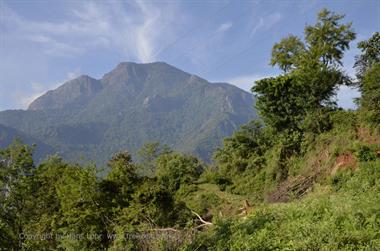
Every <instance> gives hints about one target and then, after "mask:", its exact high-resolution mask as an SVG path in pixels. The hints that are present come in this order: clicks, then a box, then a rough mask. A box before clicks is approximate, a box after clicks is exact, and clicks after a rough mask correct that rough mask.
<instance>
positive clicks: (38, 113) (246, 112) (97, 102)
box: [0, 62, 257, 165]
mask: <svg viewBox="0 0 380 251" xmlns="http://www.w3.org/2000/svg"><path fill="white" fill-rule="evenodd" d="M252 103H253V95H252V94H250V93H247V92H245V91H243V90H241V89H239V88H237V87H235V86H232V85H230V84H226V83H210V82H208V81H206V80H205V79H202V78H200V77H198V76H195V75H191V74H188V73H186V72H183V71H181V70H179V69H177V68H175V67H173V66H171V65H168V64H166V63H163V62H156V63H149V64H136V63H130V62H124V63H120V64H119V65H118V66H117V67H116V68H115V69H114V70H112V71H111V72H109V73H107V74H105V75H104V76H103V78H101V79H99V80H97V79H94V78H91V77H89V76H80V77H78V78H76V79H73V80H70V81H67V82H66V83H64V84H63V85H61V86H60V87H58V88H57V89H55V90H51V91H48V92H47V93H45V94H43V95H42V96H40V97H38V98H37V99H36V100H34V101H33V102H32V103H31V104H30V107H29V109H28V110H26V111H23V110H7V111H2V112H0V124H2V125H4V126H6V127H9V128H12V129H14V130H17V131H19V132H22V134H20V135H19V136H20V137H21V138H23V139H24V138H25V140H26V141H27V140H28V139H29V138H34V139H36V142H35V143H38V142H43V143H44V144H45V145H48V146H49V148H46V147H45V148H43V147H40V146H39V145H37V148H36V152H37V154H38V157H41V156H42V157H43V156H46V155H47V154H54V153H58V154H59V155H60V156H62V157H64V158H65V159H66V160H71V161H79V160H81V159H85V160H87V161H94V162H95V163H97V164H99V165H104V164H105V163H106V162H107V160H108V159H109V158H110V157H111V156H112V154H113V153H114V152H117V151H121V150H123V149H128V151H129V152H130V153H131V154H132V156H134V157H136V153H137V150H138V149H139V148H140V147H141V146H142V145H143V144H144V143H145V142H149V141H159V142H161V143H162V144H168V145H170V146H171V147H172V148H173V149H176V150H178V151H181V152H184V153H189V154H194V155H196V156H197V157H199V158H201V159H202V160H204V161H207V162H209V161H210V160H211V156H212V153H213V151H214V150H215V149H216V148H217V147H218V146H220V145H221V143H222V140H223V138H224V137H226V136H230V135H231V134H232V132H233V131H234V130H236V129H238V128H239V126H240V125H242V124H244V123H246V122H248V121H249V120H251V119H255V118H257V116H256V112H255V110H254V108H253V106H252ZM2 131H3V130H2V128H1V127H0V135H1V132H2ZM23 136H25V137H23ZM2 141H3V139H2V138H0V142H2ZM49 149H50V151H48V150H49ZM53 149H54V150H53ZM35 160H37V161H38V162H39V161H40V160H41V158H35Z"/></svg>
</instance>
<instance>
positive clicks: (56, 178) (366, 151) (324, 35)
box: [0, 9, 380, 250]
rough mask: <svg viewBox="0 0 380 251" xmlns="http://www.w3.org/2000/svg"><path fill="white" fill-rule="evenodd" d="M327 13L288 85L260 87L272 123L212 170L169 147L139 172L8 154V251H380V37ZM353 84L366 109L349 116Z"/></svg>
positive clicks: (221, 153)
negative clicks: (343, 99)
mask: <svg viewBox="0 0 380 251" xmlns="http://www.w3.org/2000/svg"><path fill="white" fill-rule="evenodd" d="M343 19H344V16H343V15H339V14H337V13H334V12H331V11H329V10H327V9H323V10H321V11H320V12H319V13H318V16H317V21H316V23H315V24H314V25H308V26H306V27H305V30H304V37H303V38H301V37H297V36H294V35H289V36H287V37H285V38H283V39H282V40H281V41H279V42H278V43H276V44H275V45H274V46H273V50H272V57H271V61H270V64H271V65H273V66H274V67H279V68H280V69H281V70H282V71H283V72H282V74H281V75H279V76H277V77H271V78H265V79H261V80H259V81H257V82H256V83H252V85H253V88H252V92H253V93H254V94H255V95H256V98H257V101H256V104H255V105H256V109H257V110H258V112H259V114H260V120H255V121H251V122H249V123H248V124H246V125H244V126H242V127H241V129H239V130H237V131H236V132H235V133H234V134H233V135H232V136H231V137H229V138H226V139H225V140H224V143H223V147H221V148H219V149H217V150H216V152H215V153H214V157H213V162H212V163H211V164H205V163H203V162H202V161H200V160H198V159H197V158H196V157H193V156H190V155H186V154H183V153H180V152H176V151H173V150H172V149H170V148H169V147H167V146H165V145H161V144H159V143H158V142H150V143H147V144H145V145H144V146H143V147H142V148H141V149H140V150H139V152H138V154H139V161H134V160H132V157H131V155H130V153H128V151H123V152H119V153H116V154H115V155H114V156H113V157H112V158H111V159H110V160H109V162H108V165H107V167H104V169H106V170H107V172H106V174H104V173H105V172H104V170H102V168H100V167H98V166H95V164H87V165H83V164H81V165H80V164H76V163H72V162H67V161H65V160H63V159H62V158H61V157H59V156H50V157H48V158H47V159H45V160H44V161H42V163H40V164H39V165H38V166H36V165H35V164H34V162H33V148H34V146H28V145H25V144H23V143H22V142H20V141H18V140H16V141H14V143H13V144H11V145H10V146H9V147H7V148H4V149H1V151H0V161H1V162H0V188H1V189H2V191H1V194H0V216H1V217H0V250H378V249H379V247H380V183H379V180H380V34H379V33H378V32H376V33H374V34H373V35H372V37H370V38H369V39H368V40H365V41H362V42H360V43H358V48H359V49H360V51H361V54H360V55H357V56H356V58H355V60H356V63H355V69H356V72H357V76H356V78H355V79H354V78H351V77H350V76H348V75H347V74H346V73H345V72H344V70H343V68H342V58H343V56H344V53H345V51H347V50H348V49H349V46H350V42H352V41H353V40H354V39H355V38H356V35H355V32H354V31H353V28H352V27H351V24H350V23H344V20H343ZM341 85H347V86H355V87H357V88H358V89H359V90H360V91H361V97H360V98H359V99H358V100H357V105H358V109H357V110H355V111H351V110H350V111H346V110H342V109H340V108H338V107H337V104H336V102H335V99H334V98H335V94H336V90H337V88H338V87H339V86H341Z"/></svg>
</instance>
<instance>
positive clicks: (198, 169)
mask: <svg viewBox="0 0 380 251" xmlns="http://www.w3.org/2000/svg"><path fill="white" fill-rule="evenodd" d="M203 170H204V167H203V165H202V164H201V162H200V161H199V160H198V159H197V158H195V157H193V156H189V155H183V154H180V153H176V152H173V153H169V154H164V155H161V156H160V157H159V158H158V159H157V170H156V177H157V181H158V183H159V184H162V185H164V186H166V187H167V188H168V189H169V191H171V192H175V191H177V190H178V189H179V187H180V186H181V185H182V184H191V183H193V182H194V181H195V180H197V179H198V178H199V176H200V175H201V174H202V172H203Z"/></svg>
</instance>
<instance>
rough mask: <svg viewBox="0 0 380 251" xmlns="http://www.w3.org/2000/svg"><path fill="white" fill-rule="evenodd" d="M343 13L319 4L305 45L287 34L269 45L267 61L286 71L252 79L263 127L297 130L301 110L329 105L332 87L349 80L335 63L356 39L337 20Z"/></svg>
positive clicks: (337, 63) (333, 92) (311, 109)
mask: <svg viewBox="0 0 380 251" xmlns="http://www.w3.org/2000/svg"><path fill="white" fill-rule="evenodd" d="M343 17H344V16H343V15H338V14H335V13H334V12H330V11H328V10H327V9H323V10H322V11H321V12H320V13H319V14H318V18H317V23H316V24H315V25H314V26H311V25H309V26H306V28H305V44H304V43H303V42H302V41H301V39H299V38H297V37H295V36H289V37H287V38H285V39H283V40H281V42H280V43H278V44H275V45H274V47H273V50H272V59H271V64H272V65H278V66H279V67H280V68H281V69H283V70H284V71H285V72H286V73H287V74H285V75H281V76H278V77H275V78H266V79H262V80H259V81H256V85H255V86H254V87H253V88H252V91H253V92H254V93H255V95H256V97H257V102H256V107H257V109H258V111H259V113H260V115H261V116H262V118H263V120H264V122H265V124H266V125H267V126H270V127H273V128H274V129H275V130H276V131H278V132H283V131H285V130H288V131H289V132H290V133H293V132H297V131H302V130H301V128H302V126H301V123H302V121H303V119H304V117H305V115H306V114H307V113H308V112H313V111H315V110H317V109H321V108H322V107H324V106H331V105H332V106H333V105H334V101H333V100H332V97H333V96H334V95H335V91H336V88H337V86H339V85H341V84H348V83H350V81H349V78H348V77H347V76H346V75H345V74H344V72H343V71H342V70H341V69H339V68H338V65H341V59H342V57H343V53H344V51H345V50H347V49H348V48H349V43H350V41H352V40H353V39H354V38H355V33H354V32H353V30H352V29H351V24H350V23H348V24H341V23H340V20H341V19H342V18H343Z"/></svg>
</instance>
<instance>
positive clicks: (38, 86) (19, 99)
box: [12, 68, 80, 109]
mask: <svg viewBox="0 0 380 251" xmlns="http://www.w3.org/2000/svg"><path fill="white" fill-rule="evenodd" d="M79 75H80V69H79V68H76V69H74V70H73V71H70V72H68V73H67V74H66V76H67V77H66V78H65V79H64V80H62V81H57V82H54V83H38V82H31V83H30V84H29V87H30V88H29V89H30V91H29V92H25V91H20V90H19V91H15V92H13V93H12V98H13V99H14V100H15V103H16V104H18V107H21V108H23V109H24V108H27V107H28V106H29V105H30V103H32V102H33V101H34V100H35V99H37V98H38V97H40V96H41V95H43V94H44V93H46V92H47V91H48V90H52V89H55V88H57V87H59V86H61V85H62V84H63V83H65V82H67V81H69V80H72V79H74V78H77V77H78V76H79Z"/></svg>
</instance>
